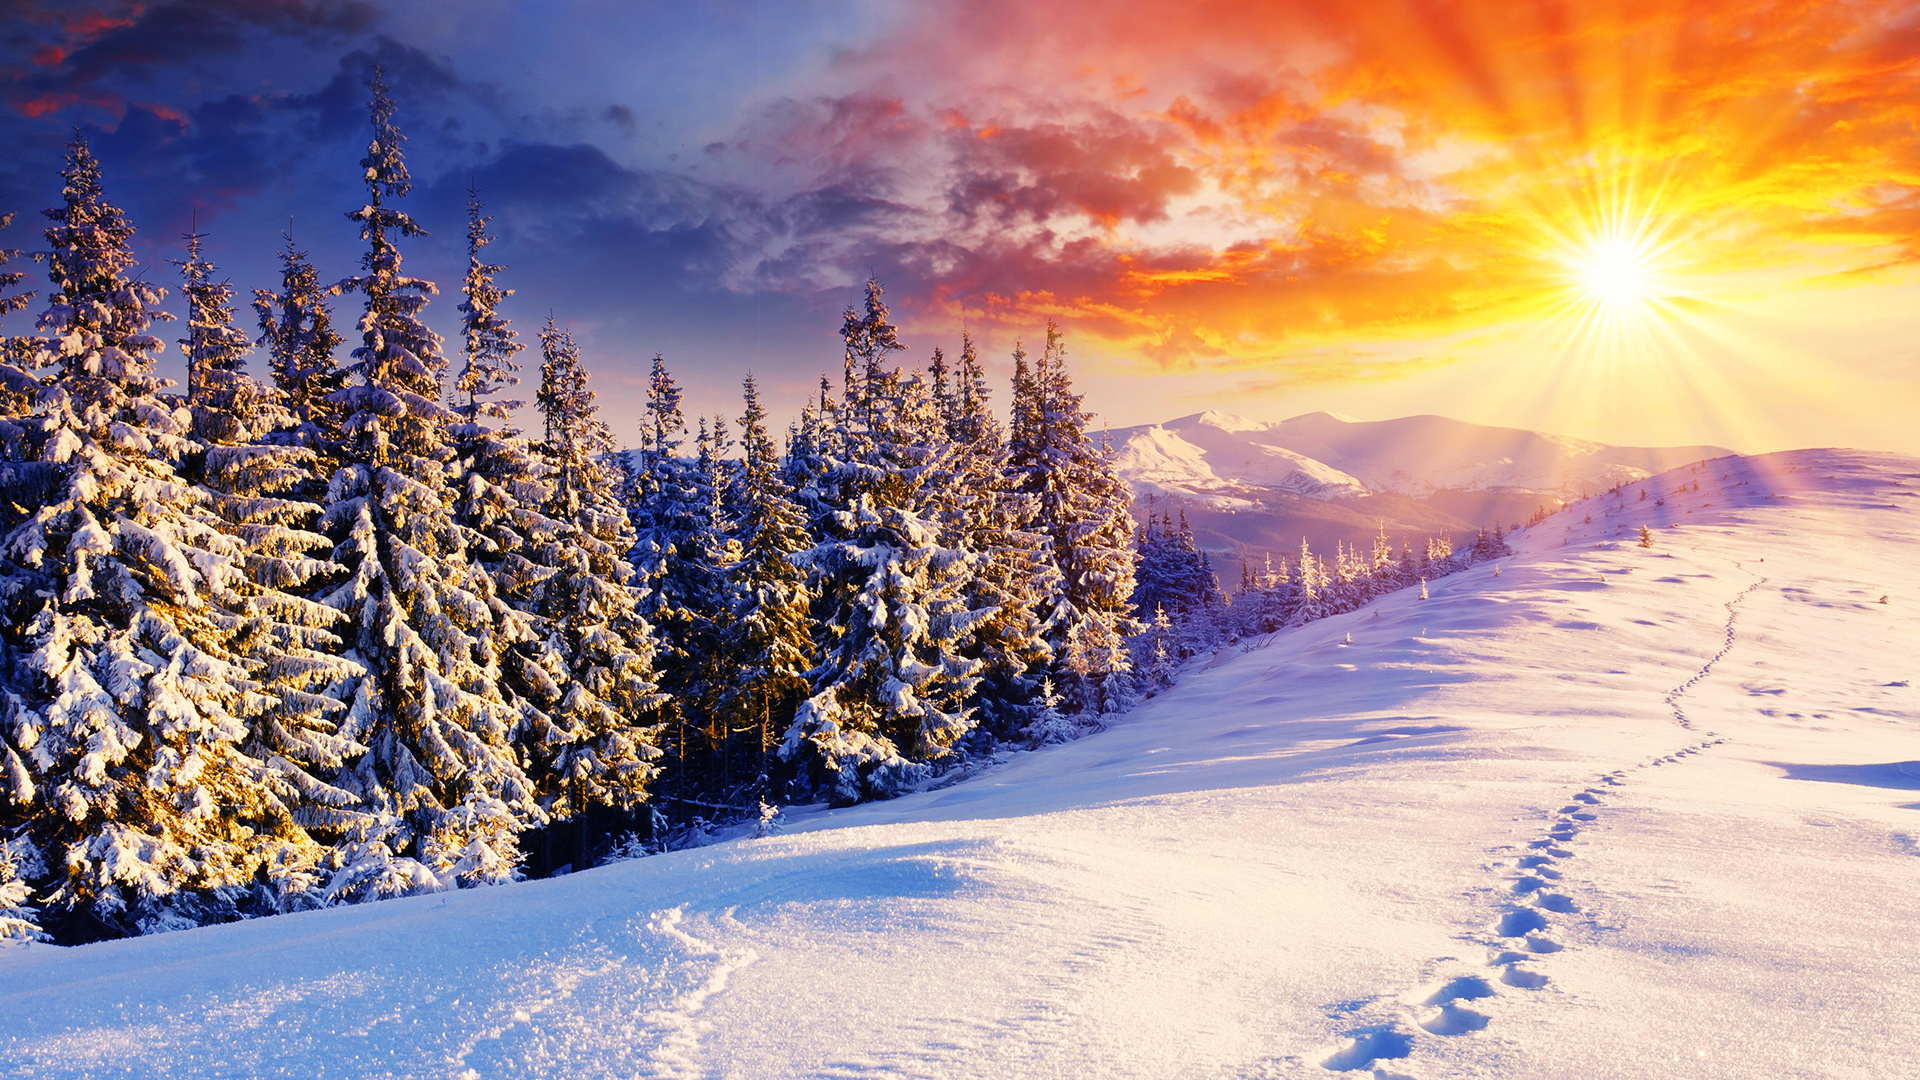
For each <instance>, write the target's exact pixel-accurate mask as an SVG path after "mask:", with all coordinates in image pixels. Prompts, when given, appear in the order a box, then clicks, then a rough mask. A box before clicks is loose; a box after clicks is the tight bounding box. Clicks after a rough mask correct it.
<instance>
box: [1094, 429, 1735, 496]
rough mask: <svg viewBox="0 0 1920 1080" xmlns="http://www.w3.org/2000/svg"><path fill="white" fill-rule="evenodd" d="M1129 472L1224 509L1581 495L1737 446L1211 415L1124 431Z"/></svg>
mask: <svg viewBox="0 0 1920 1080" xmlns="http://www.w3.org/2000/svg"><path fill="white" fill-rule="evenodd" d="M1112 439H1113V445H1114V449H1115V451H1116V454H1117V465H1118V468H1119V470H1120V473H1121V475H1122V476H1123V477H1125V478H1126V480H1127V481H1128V482H1129V483H1130V484H1132V486H1133V490H1134V492H1135V493H1136V494H1137V495H1140V496H1142V497H1144V496H1147V495H1150V494H1152V495H1171V496H1174V497H1176V498H1178V499H1182V500H1186V501H1190V502H1192V503H1194V504H1198V505H1200V506H1206V507H1210V508H1212V509H1216V510H1246V509H1253V508H1256V507H1263V506H1271V505H1273V503H1274V502H1275V501H1276V497H1278V498H1279V501H1282V502H1284V501H1286V499H1285V497H1286V496H1293V497H1297V498H1308V499H1319V500H1331V499H1346V498H1357V497H1362V496H1367V495H1379V494H1389V495H1402V496H1410V497H1414V498H1424V497H1428V496H1432V495H1434V494H1435V493H1437V492H1497V493H1505V494H1517V495H1544V496H1551V497H1553V498H1556V499H1566V498H1573V497H1577V496H1580V495H1584V494H1589V493H1591V492H1595V491H1601V490H1604V489H1607V488H1611V487H1613V486H1615V485H1617V484H1620V483H1623V482H1631V481H1634V480H1640V479H1644V478H1645V477H1647V476H1649V475H1652V474H1653V473H1656V472H1661V471H1664V470H1666V469H1670V468H1673V467H1674V466H1677V465H1682V464H1685V463H1687V462H1691V461H1698V460H1701V459H1703V458H1715V457H1723V456H1725V455H1727V454H1729V453H1731V451H1728V450H1724V449H1721V448H1719V447H1713V446H1678V447H1662V448H1656V447H1621V446H1609V445H1607V444H1605V443H1598V442H1589V441H1586V440H1583V439H1570V438H1566V437H1563V436H1559V435H1548V434H1544V433H1542V432H1537V431H1524V430H1521V429H1518V428H1501V427H1487V426H1485V425H1481V424H1470V423H1465V422H1463V421H1459V420H1449V419H1447V418H1445V417H1440V416H1408V417H1402V418H1401V419H1398V420H1381V421H1373V422H1368V421H1360V420H1353V419H1350V418H1347V417H1342V416H1336V415H1334V414H1332V413H1324V412H1316V413H1307V414H1306V415H1304V416H1296V417H1293V418H1292V419H1290V420H1282V421H1280V422H1278V423H1267V422H1263V421H1259V420H1249V419H1247V418H1245V417H1241V416H1235V415H1232V414H1231V413H1223V412H1217V411H1209V412H1203V413H1195V414H1194V415H1192V416H1183V417H1181V418H1180V419H1178V420H1169V421H1167V422H1166V423H1164V424H1150V425H1142V426H1140V427H1131V428H1121V429H1118V430H1116V431H1114V432H1113V433H1112Z"/></svg>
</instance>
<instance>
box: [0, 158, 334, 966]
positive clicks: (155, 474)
mask: <svg viewBox="0 0 1920 1080" xmlns="http://www.w3.org/2000/svg"><path fill="white" fill-rule="evenodd" d="M62 175H63V178H64V179H65V181H66V183H65V187H64V190H63V192H62V194H63V205H62V206H60V207H57V208H55V209H53V210H49V211H48V212H47V217H48V218H49V219H50V220H51V222H52V225H51V227H49V228H48V229H47V230H46V238H47V242H48V247H49V249H50V250H49V253H48V274H49V278H50V279H51V281H52V283H53V286H54V291H53V294H52V295H51V296H50V297H49V305H48V307H47V309H46V311H45V313H44V314H43V315H42V316H41V317H40V328H41V330H42V331H43V334H44V336H43V337H42V338H40V339H39V345H38V348H37V350H36V354H35V360H36V362H37V364H38V366H40V367H42V368H45V369H50V371H49V374H48V375H47V377H46V383H47V385H46V387H45V389H44V390H43V391H42V392H41V393H40V394H39V395H38V396H37V399H36V401H35V403H34V416H33V417H32V420H31V424H30V426H31V428H32V430H31V432H30V438H29V440H28V443H29V444H28V445H27V446H26V447H24V448H23V449H24V450H25V451H26V456H27V457H28V458H29V459H30V462H31V463H32V464H34V465H36V466H37V468H36V469H33V470H23V471H21V472H17V473H15V479H16V480H26V481H28V482H29V484H30V485H31V486H33V487H35V488H36V489H37V491H36V493H35V494H34V495H32V496H28V495H27V494H25V493H24V492H21V491H15V492H13V493H12V494H13V498H12V499H11V500H10V502H9V503H8V505H11V506H12V507H13V511H12V512H10V513H7V514H5V515H4V521H0V525H3V526H4V529H5V538H4V540H3V541H0V558H4V566H0V575H3V576H4V578H5V579H6V580H5V582H4V587H0V596H4V597H5V605H6V608H7V610H6V611H5V613H4V615H5V617H4V618H3V619H0V627H4V629H0V637H3V638H4V643H5V646H6V647H5V649H4V650H3V652H4V655H5V657H6V662H7V666H8V667H9V668H10V669H11V670H10V671H8V672H7V673H6V674H7V675H8V679H7V682H8V683H9V685H10V686H11V687H12V688H13V689H11V690H8V691H7V692H6V695H5V701H4V712H5V713H6V714H8V715H7V716H6V719H7V720H8V721H9V722H8V723H7V724H6V725H5V727H6V731H5V735H6V738H7V740H8V742H9V745H8V746H7V748H6V749H7V761H6V765H7V769H6V772H7V783H6V786H7V789H8V795H9V796H10V801H11V802H12V803H13V804H14V806H15V808H16V810H15V812H16V813H17V811H18V808H19V807H21V806H22V805H23V804H24V805H25V806H26V807H27V815H26V816H27V818H28V820H27V821H25V822H24V824H25V826H26V835H25V837H24V839H26V840H28V841H29V842H30V843H31V849H32V850H34V851H38V852H45V853H47V855H48V856H49V859H48V861H50V862H51V863H53V864H54V866H55V867H57V869H56V870H55V871H54V874H53V880H52V881H51V882H50V883H49V884H50V885H51V889H50V891H49V892H48V893H47V894H46V904H47V908H48V911H49V913H50V915H51V916H53V917H54V918H56V919H57V920H58V921H59V922H60V923H61V924H62V925H63V926H64V927H65V929H64V930H63V934H64V936H66V937H67V938H68V939H69V940H84V939H87V938H91V937H97V936H116V935H120V934H126V933H133V932H151V931H156V930H164V929H172V928H174V927H178V926H186V925H193V924H196V923H199V922H205V921H217V920H220V919H225V918H232V917H235V916H236V915H237V914H239V913H240V911H241V909H242V907H243V905H244V904H245V902H246V899H247V895H248V893H249V887H250V884H251V882H252V880H253V879H254V877H255V876H256V874H259V873H262V872H267V871H268V867H266V866H265V865H263V863H264V862H265V861H267V860H268V859H269V858H274V857H284V861H286V862H289V863H291V864H294V865H296V866H297V865H298V864H300V863H302V862H310V861H311V857H312V855H313V854H314V852H313V845H312V843H311V841H310V840H308V838H307V837H306V835H305V833H304V832H303V830H302V829H301V828H300V826H299V824H298V823H296V822H295V820H294V816H295V813H296V811H297V807H296V806H294V805H292V804H291V801H290V796H292V795H293V794H294V793H293V792H292V790H291V786H290V784H289V782H288V781H287V780H286V779H285V778H284V776H283V774H282V773H281V772H280V771H279V769H278V768H277V767H276V766H275V765H274V764H273V763H271V762H267V761H262V760H261V759H260V758H258V757H255V756H253V755H251V754H250V753H249V752H248V750H247V748H246V747H245V746H244V745H243V744H244V743H245V742H246V741H247V739H248V735H249V728H250V725H251V724H252V723H253V722H255V721H256V720H257V719H258V718H259V716H260V714H261V712H262V711H263V710H266V709H270V708H271V707H272V706H273V705H274V704H275V700H274V697H273V696H272V695H269V694H266V693H262V690H263V687H262V686H261V684H260V683H258V682H257V681H256V680H255V679H254V678H253V672H252V671H251V670H249V667H248V665H247V664H246V663H245V660H244V657H243V656H242V655H241V653H240V651H239V650H238V649H237V648H236V639H237V638H240V637H243V636H244V635H245V633H246V632H247V629H248V627H247V623H246V617H247V616H248V615H249V614H250V609H249V600H248V596H249V594H250V592H251V587H250V583H249V581H248V578H247V570H248V557H249V554H250V553H249V552H248V551H247V550H246V548H245V545H244V543H243V542H242V540H241V538H239V537H236V536H234V535H232V534H231V533H230V532H229V531H227V523H226V522H225V521H224V520H223V519H222V518H221V517H220V516H219V515H218V514H217V513H216V512H215V506H214V503H215V496H214V495H213V494H212V493H210V492H209V491H207V490H206V489H204V488H199V487H195V486H193V485H191V484H189V483H187V482H186V481H185V480H184V479H183V478H182V477H181V475H180V473H179V471H178V465H179V463H180V462H182V461H183V459H186V458H187V457H189V456H190V455H192V454H193V453H194V452H195V451H196V447H195V445H194V443H193V442H192V440H191V439H190V438H189V432H190V428H191V419H190V415H189V413H188V412H187V410H186V409H184V408H175V407H173V406H172V405H171V404H170V403H169V402H167V401H166V400H164V399H163V398H161V397H160V396H159V391H160V390H162V389H163V388H164V387H165V386H167V385H168V384H167V383H166V382H165V381H164V380H162V379H159V378H157V377H156V376H155V375H154V374H153V371H152V368H153V363H154V357H155V356H156V355H157V354H158V353H159V352H160V350H161V349H162V347H163V346H162V344H161V342H160V341H159V340H158V339H157V338H155V337H154V336H153V335H151V334H150V333H148V328H149V327H150V326H151V324H152V323H153V321H154V320H155V319H156V318H159V317H161V313H159V312H156V311H155V310H153V305H155V304H157V303H158V302H159V301H160V299H161V298H162V297H163V295H164V292H163V291H162V290H161V289H159V288H158V287H155V286H151V285H147V284H145V283H143V282H141V281H140V280H139V279H138V278H136V277H133V276H131V275H130V274H129V271H130V270H131V269H132V267H133V256H132V253H131V250H130V240H131V238H132V236H133V226H132V224H131V223H130V222H128V221H127V219H126V217H125V215H124V214H123V213H122V212H121V211H120V210H119V209H118V208H116V207H114V206H113V205H112V204H111V203H109V202H108V201H107V200H106V198H105V195H104V193H103V191H102V189H101V183H100V172H99V167H98V164H97V163H96V162H95V161H94V159H93V156H92V154H91V152H90V150H89V148H88V147H87V144H86V142H85V141H84V140H81V139H76V140H75V141H74V143H73V144H71V145H70V146H69V148H68V152H67V160H66V168H65V169H64V171H63V174H62ZM28 508H30V509H28ZM13 839H14V840H16V841H17V840H18V839H22V837H18V836H16V837H14V838H13ZM16 850H20V849H16ZM276 852H277V853H278V856H276V855H275V853H276Z"/></svg>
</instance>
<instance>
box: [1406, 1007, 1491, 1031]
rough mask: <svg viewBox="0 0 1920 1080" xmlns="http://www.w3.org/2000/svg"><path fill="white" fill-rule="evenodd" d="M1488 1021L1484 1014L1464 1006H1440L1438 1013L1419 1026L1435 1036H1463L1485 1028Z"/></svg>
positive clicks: (1421, 1022)
mask: <svg viewBox="0 0 1920 1080" xmlns="http://www.w3.org/2000/svg"><path fill="white" fill-rule="evenodd" d="M1488 1019H1490V1018H1489V1017H1488V1016H1487V1014H1486V1013H1483V1012H1475V1011H1473V1010H1472V1009H1469V1008H1467V1007H1466V1006H1465V1005H1442V1006H1440V1011H1439V1012H1437V1013H1435V1014H1434V1015H1432V1016H1429V1017H1427V1018H1426V1019H1425V1020H1422V1021H1420V1026H1421V1027H1423V1028H1426V1029H1427V1030H1428V1031H1430V1032H1432V1033H1434V1034H1435V1035H1465V1034H1467V1033H1468V1032H1472V1031H1479V1030H1481V1029H1482V1028H1484V1027H1486V1026H1487V1021H1488Z"/></svg>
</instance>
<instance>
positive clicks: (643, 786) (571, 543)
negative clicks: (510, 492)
mask: <svg viewBox="0 0 1920 1080" xmlns="http://www.w3.org/2000/svg"><path fill="white" fill-rule="evenodd" d="M540 352H541V360H542V363H541V367H540V391H539V394H538V395H537V397H536V398H535V402H536V404H537V405H538V406H539V409H540V413H541V415H542V417H544V419H545V438H544V441H543V442H542V443H541V450H542V452H543V453H544V455H545V456H546V458H547V460H548V461H549V462H550V463H551V465H552V477H551V485H550V496H549V498H548V501H547V503H546V504H545V506H543V507H541V508H540V509H541V510H542V511H543V512H544V515H545V517H546V518H547V519H549V520H552V521H556V522H559V523H561V524H562V526H563V529H562V530H561V531H559V532H556V533H554V534H553V535H552V536H551V537H550V538H549V539H548V540H547V541H546V542H545V543H544V544H543V545H540V546H538V547H536V549H535V551H534V553H533V555H534V559H535V560H536V561H537V562H539V563H541V564H543V565H546V566H550V567H553V568H554V570H555V572H554V573H553V575H552V576H551V578H550V579H549V580H548V581H547V582H546V583H545V586H544V588H543V589H542V590H541V594H540V604H539V607H538V609H537V614H538V615H539V616H540V617H541V618H542V620H543V624H544V625H545V626H546V628H547V635H548V637H547V641H548V646H549V647H548V649H547V651H546V653H545V655H546V656H547V657H549V658H550V660H551V664H550V666H549V667H547V668H546V669H544V670H546V672H547V674H548V675H549V678H550V682H551V686H550V688H549V689H548V690H547V691H546V693H545V694H543V695H541V696H540V698H539V700H538V701H537V704H538V706H539V708H538V711H537V713H535V714H534V716H533V718H532V719H533V721H534V722H533V723H531V724H530V725H529V726H528V728H527V731H526V733H525V735H524V736H523V740H524V745H525V752H526V755H527V757H528V759H529V760H530V761H531V762H532V764H533V772H534V775H535V777H536V778H537V780H538V783H539V790H540V800H541V803H542V805H543V806H544V807H545V809H546V811H547V813H548V815H549V816H550V817H551V818H554V819H557V820H565V819H574V820H575V821H577V822H578V823H579V824H580V826H581V828H582V830H583V831H584V829H585V826H586V823H587V820H586V819H587V816H588V815H589V814H590V813H591V812H592V810H593V809H594V808H595V807H602V806H605V807H614V808H618V809H628V808H631V807H633V806H635V805H637V804H639V803H640V802H642V801H644V800H645V799H646V798H647V795H648V785H649V784H650V783H651V782H652V781H653V779H654V777H655V776H656V774H657V773H658V771H659V768H658V764H657V763H658V761H659V758H660V756H661V755H660V750H659V748H658V746H657V740H658V736H659V723H660V719H661V715H660V714H661V707H662V706H663V704H664V703H665V698H664V696H663V695H661V694H660V693H659V692H658V685H657V684H658V679H657V677H656V676H655V674H654V670H653V657H654V636H653V628H652V627H651V626H649V625H648V624H647V621H646V620H645V619H644V618H643V617H642V616H641V615H640V611H639V604H640V599H641V597H640V592H639V590H638V589H636V588H635V587H634V586H633V584H632V582H633V581H634V577H635V575H634V570H633V567H632V564H630V563H629V562H628V561H627V552H628V551H629V550H631V549H632V547H633V527H632V525H631V523H630V522H629V521H628V518H627V513H626V508H625V507H624V506H623V505H621V502H620V499H619V496H618V493H617V487H618V484H617V481H616V480H615V477H614V471H613V469H612V468H611V467H610V465H609V464H608V462H609V461H610V457H611V452H612V450H613V434H612V432H611V431H610V430H608V428H607V426H606V424H605V423H603V422H601V420H600V418H599V406H598V405H597V404H596V403H595V400H594V392H593V390H592V388H591V387H589V386H588V380H587V372H586V369H585V368H584V367H582V366H581V364H580V355H579V349H578V347H577V346H576V345H575V344H574V341H573V337H572V335H571V334H568V333H567V332H566V331H565V330H562V329H560V328H559V327H558V326H556V325H555V324H554V322H553V320H552V319H548V320H547V325H546V327H545V328H544V329H543V330H542V331H541V332H540Z"/></svg>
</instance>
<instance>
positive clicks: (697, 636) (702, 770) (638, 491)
mask: <svg viewBox="0 0 1920 1080" xmlns="http://www.w3.org/2000/svg"><path fill="white" fill-rule="evenodd" d="M680 400H681V394H680V386H679V383H677V382H676V381H675V380H674V378H673V374H672V372H671V371H669V370H668V369H667V363H666V359H665V358H664V357H661V356H658V355H656V356H655V357H654V358H653V369H652V371H651V372H650V374H649V375H648V379H647V401H646V405H645V411H644V413H643V414H642V416H641V421H640V449H639V451H638V453H637V455H636V456H637V457H638V458H639V461H638V463H637V466H636V470H635V477H634V496H633V497H634V501H633V504H632V506H631V513H632V518H633V521H634V523H635V526H636V530H635V531H636V542H635V544H634V548H633V564H634V567H635V569H636V570H638V571H639V574H640V579H641V583H642V584H643V585H644V586H645V587H646V588H647V589H648V590H649V591H648V594H647V596H646V599H645V600H644V601H643V608H642V610H643V614H644V615H645V616H646V618H647V621H648V622H649V623H651V624H652V625H653V627H654V631H655V633H656V635H657V639H658V641H659V644H660V662H659V667H660V676H661V689H662V690H663V691H664V692H665V693H666V694H667V695H669V701H668V703H667V706H666V712H667V728H666V732H665V735H664V747H663V749H665V750H666V752H667V755H668V769H669V773H670V775H669V777H668V778H667V781H666V784H665V787H666V788H667V789H668V790H671V791H673V792H674V795H673V796H671V797H672V798H677V799H680V800H686V799H689V798H693V797H695V793H694V787H695V785H696V784H697V782H698V780H699V779H700V778H701V777H703V776H705V775H706V774H707V772H708V766H709V765H710V764H711V762H710V761H709V759H708V756H707V751H708V750H709V749H710V747H709V746H708V745H707V741H706V740H705V739H703V737H702V733H703V732H711V731H712V730H713V724H712V721H711V720H710V717H709V711H710V709H711V708H712V706H713V703H714V700H715V697H716V694H717V690H718V687H717V685H716V684H715V681H714V677H715V671H714V668H713V666H712V665H713V658H714V654H715V651H716V649H717V641H718V633H719V630H718V627H719V625H720V622H721V620H722V619H723V617H724V611H725V607H726V603H727V597H726V590H725V574H724V562H725V559H726V557H727V553H726V550H725V547H724V532H725V523H724V521H720V520H718V519H717V518H716V517H715V510H716V506H717V503H716V499H715V492H714V491H713V490H712V481H713V480H714V478H715V476H716V475H717V469H715V467H714V463H713V460H712V459H714V458H716V457H717V454H715V453H714V452H713V449H712V448H711V447H710V446H709V447H706V449H705V450H702V444H704V443H707V442H708V441H710V438H711V436H708V437H706V438H703V439H701V440H700V442H698V443H696V446H695V449H696V453H697V454H701V455H702V457H701V458H696V460H694V461H691V462H690V461H687V460H684V459H682V458H681V457H679V456H678V455H677V454H676V453H675V451H676V450H678V449H679V447H680V445H681V443H682V441H683V437H684V435H685V434H686V418H685V416H684V415H683V414H682V413H681V410H680ZM703 459H705V460H706V463H705V464H703V463H702V460H703ZM677 805H681V806H684V805H686V804H685V803H684V801H683V802H682V803H680V804H677Z"/></svg>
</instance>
